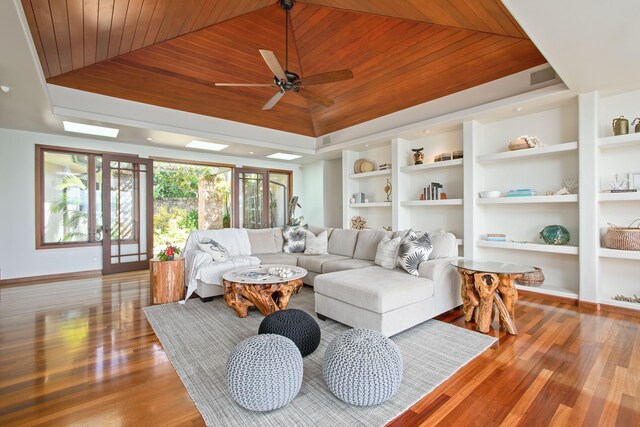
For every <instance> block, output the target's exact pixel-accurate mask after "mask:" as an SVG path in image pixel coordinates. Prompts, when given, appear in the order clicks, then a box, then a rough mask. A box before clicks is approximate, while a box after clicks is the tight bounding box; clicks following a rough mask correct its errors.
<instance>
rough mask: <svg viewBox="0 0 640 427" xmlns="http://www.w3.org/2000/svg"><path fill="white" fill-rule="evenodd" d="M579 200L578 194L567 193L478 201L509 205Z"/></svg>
mask: <svg viewBox="0 0 640 427" xmlns="http://www.w3.org/2000/svg"><path fill="white" fill-rule="evenodd" d="M577 201H578V195H577V194H566V195H562V196H558V195H553V196H522V197H493V198H479V199H477V200H476V203H477V204H479V205H502V204H505V205H509V204H520V203H575V202H577Z"/></svg>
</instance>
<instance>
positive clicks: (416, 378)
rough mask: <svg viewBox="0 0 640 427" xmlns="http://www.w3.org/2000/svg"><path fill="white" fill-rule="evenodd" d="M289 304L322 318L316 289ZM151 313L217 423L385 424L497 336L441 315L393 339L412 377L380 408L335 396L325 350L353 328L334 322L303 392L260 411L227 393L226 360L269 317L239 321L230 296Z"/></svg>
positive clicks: (310, 359) (254, 314)
mask: <svg viewBox="0 0 640 427" xmlns="http://www.w3.org/2000/svg"><path fill="white" fill-rule="evenodd" d="M289 308H299V309H302V310H305V311H306V312H308V313H309V314H311V315H312V316H313V317H314V318H316V317H315V312H314V302H313V290H311V289H309V288H307V287H305V288H303V289H302V290H301V292H300V293H299V294H298V295H294V296H293V297H292V298H291V300H290V302H289ZM144 312H145V314H146V316H147V319H148V320H149V323H151V326H152V327H153V330H154V331H155V333H156V335H157V336H158V338H159V339H160V342H161V343H162V345H163V347H164V350H165V352H166V353H167V356H168V357H169V360H170V361H171V363H172V364H173V366H174V368H175V369H176V371H177V372H178V375H179V376H180V379H181V380H182V382H183V383H184V385H185V387H186V389H187V392H188V393H189V395H190V396H191V398H192V399H193V401H194V402H195V404H196V407H197V408H198V410H199V411H200V413H201V414H202V416H203V417H204V420H205V422H206V423H207V425H209V426H315V425H330V426H349V427H352V426H360V425H362V426H365V425H366V426H382V425H384V424H386V423H388V422H389V421H391V420H393V419H394V418H395V417H397V416H398V415H400V414H401V413H402V412H404V411H406V410H407V409H409V408H410V407H411V406H412V405H413V404H414V403H416V402H417V401H418V400H420V399H421V398H422V397H423V396H425V395H427V394H428V393H429V392H431V391H432V390H433V389H434V388H436V387H437V386H438V385H439V384H441V383H442V382H443V381H445V380H446V379H447V378H449V377H450V376H451V375H453V374H454V373H455V372H456V371H457V370H459V369H460V368H462V367H463V366H464V365H465V364H467V363H468V362H469V361H471V360H472V359H474V358H475V357H476V356H478V355H479V354H480V353H482V352H483V351H484V350H486V349H487V348H488V347H490V346H491V345H492V344H493V343H494V342H495V341H496V339H495V338H492V337H489V336H486V335H483V334H480V333H477V332H472V331H468V330H466V329H463V328H460V327H457V326H453V325H449V324H446V323H443V322H439V321H437V320H430V321H428V322H425V323H422V324H420V325H417V326H415V327H413V328H411V329H409V330H407V331H404V332H402V333H400V334H398V335H395V336H393V337H392V340H393V341H394V342H395V343H396V344H397V345H398V347H399V348H400V351H401V353H402V358H403V363H404V374H403V377H402V385H401V386H400V389H399V390H398V392H397V393H396V394H395V395H394V396H393V397H392V398H391V399H390V400H388V401H386V402H384V403H382V404H380V405H377V406H372V407H357V406H351V405H348V404H346V403H344V402H342V401H340V400H339V399H338V398H336V397H335V396H333V394H331V392H330V391H329V389H328V388H327V386H326V385H325V383H324V380H323V378H322V358H323V356H324V352H325V349H326V348H327V346H328V344H329V343H330V342H331V340H332V339H333V337H335V336H336V335H337V334H339V333H340V332H342V331H344V330H346V329H348V327H347V326H345V325H342V324H340V323H338V322H334V321H332V320H327V321H324V322H323V321H321V320H318V324H319V325H320V328H321V330H322V341H321V342H320V346H319V347H318V349H317V350H316V351H315V352H314V353H312V354H311V355H309V356H307V357H305V358H304V359H303V360H304V377H303V381H302V388H301V389H300V393H299V394H298V396H297V397H296V398H295V399H294V400H293V401H292V402H291V403H289V404H288V405H286V406H285V407H283V408H280V409H278V410H276V411H272V412H267V413H259V412H251V411H248V410H246V409H244V408H242V407H240V406H239V405H238V404H236V402H235V401H234V400H233V398H232V397H231V395H230V394H229V392H228V391H227V379H226V363H227V359H228V357H229V354H231V351H232V350H233V348H234V347H235V346H236V345H237V344H238V343H239V342H240V341H242V340H244V339H245V338H248V337H250V336H252V335H256V334H257V333H258V326H259V325H260V322H261V321H262V319H263V318H264V316H263V315H262V314H261V313H260V312H259V311H257V310H256V309H251V310H250V311H249V316H248V317H246V318H244V319H241V318H238V317H237V316H236V314H235V311H233V310H232V309H231V308H229V307H227V306H226V304H225V303H224V300H223V299H222V298H221V297H220V298H215V299H214V301H212V302H209V303H202V302H200V301H199V300H196V299H192V300H189V301H188V302H187V304H186V305H180V304H178V303H173V304H164V305H157V306H150V307H145V308H144Z"/></svg>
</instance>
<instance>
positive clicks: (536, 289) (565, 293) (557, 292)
mask: <svg viewBox="0 0 640 427" xmlns="http://www.w3.org/2000/svg"><path fill="white" fill-rule="evenodd" d="M516 289H517V290H519V291H529V292H533V293H536V294H545V295H554V296H557V297H564V298H571V299H578V294H577V293H575V292H573V291H571V290H569V289H565V288H562V287H559V286H552V285H546V284H544V283H543V284H542V285H541V286H524V285H518V284H516Z"/></svg>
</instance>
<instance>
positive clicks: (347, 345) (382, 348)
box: [322, 329, 402, 406]
mask: <svg viewBox="0 0 640 427" xmlns="http://www.w3.org/2000/svg"><path fill="white" fill-rule="evenodd" d="M322 374H323V376H324V381H325V383H326V384H327V387H329V390H331V392H332V393H333V394H334V395H335V396H336V397H338V398H339V399H340V400H342V401H344V402H347V403H349V404H351V405H357V406H371V405H377V404H379V403H382V402H384V401H385V400H387V399H389V398H390V397H391V396H393V395H394V394H395V393H396V392H397V391H398V389H399V388H400V383H401V382H402V355H401V354H400V350H399V349H398V346H396V344H395V343H394V342H393V341H391V340H390V339H389V338H387V337H385V336H384V335H382V334H381V333H380V332H376V331H371V330H368V329H349V330H348V331H344V332H343V333H341V334H340V335H338V336H337V337H335V338H334V339H333V341H331V343H330V344H329V346H328V347H327V350H326V352H325V354H324V361H323V364H322Z"/></svg>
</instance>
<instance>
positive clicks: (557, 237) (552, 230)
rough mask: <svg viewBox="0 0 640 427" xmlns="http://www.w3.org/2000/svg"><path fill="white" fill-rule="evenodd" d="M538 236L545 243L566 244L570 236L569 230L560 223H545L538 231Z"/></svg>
mask: <svg viewBox="0 0 640 427" xmlns="http://www.w3.org/2000/svg"><path fill="white" fill-rule="evenodd" d="M540 238H541V239H542V240H544V242H545V243H546V244H547V245H566V244H567V243H569V240H570V238H571V236H570V235H569V230H567V229H566V228H564V227H563V226H561V225H547V226H546V227H545V228H543V229H542V231H541V232H540Z"/></svg>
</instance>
